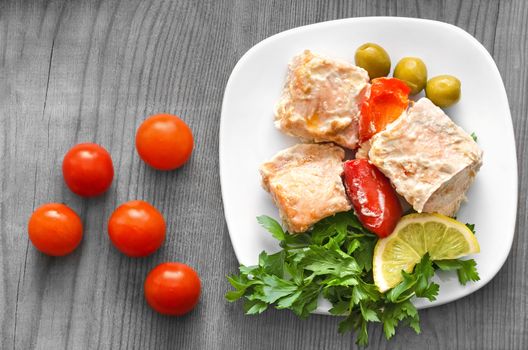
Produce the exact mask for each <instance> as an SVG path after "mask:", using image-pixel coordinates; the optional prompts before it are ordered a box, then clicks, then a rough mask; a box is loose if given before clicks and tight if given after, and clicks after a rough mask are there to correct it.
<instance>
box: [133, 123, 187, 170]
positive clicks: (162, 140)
mask: <svg viewBox="0 0 528 350" xmlns="http://www.w3.org/2000/svg"><path fill="white" fill-rule="evenodd" d="M193 142H194V141H193V135H192V132H191V129H189V127H188V126H187V124H185V122H184V121H183V120H181V119H180V118H178V117H177V116H175V115H170V114H158V115H154V116H152V117H150V118H148V119H147V120H145V121H144V122H143V123H142V124H141V125H140V126H139V129H138V131H137V133H136V149H137V151H138V153H139V156H140V157H141V159H143V160H144V161H145V163H147V164H148V165H150V166H151V167H153V168H155V169H158V170H173V169H176V168H179V167H181V166H182V165H183V164H185V162H187V160H189V158H190V157H191V153H192V150H193Z"/></svg>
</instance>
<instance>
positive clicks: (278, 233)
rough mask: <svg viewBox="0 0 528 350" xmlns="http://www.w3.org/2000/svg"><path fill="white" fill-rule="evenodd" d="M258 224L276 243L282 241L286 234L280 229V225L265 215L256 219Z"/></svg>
mask: <svg viewBox="0 0 528 350" xmlns="http://www.w3.org/2000/svg"><path fill="white" fill-rule="evenodd" d="M257 221H258V223H259V224H260V225H261V226H262V227H264V228H265V229H266V230H267V231H268V232H269V233H271V235H272V236H273V237H275V239H277V240H278V241H284V238H285V236H286V234H285V233H284V230H283V229H282V227H281V225H280V224H279V223H278V222H277V221H276V220H275V219H273V218H270V217H269V216H266V215H261V216H259V217H257Z"/></svg>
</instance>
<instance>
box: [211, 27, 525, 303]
mask: <svg viewBox="0 0 528 350" xmlns="http://www.w3.org/2000/svg"><path fill="white" fill-rule="evenodd" d="M365 42H375V43H377V44H379V45H381V46H382V47H384V48H385V49H386V50H387V52H388V53H389V55H390V56H391V60H392V64H393V67H394V65H395V63H396V62H398V60H399V59H400V58H402V57H405V56H417V57H421V58H422V59H423V60H424V62H425V63H426V65H427V69H428V73H429V77H433V76H435V75H439V74H452V75H454V76H456V77H458V78H459V79H460V80H461V82H462V98H461V100H460V102H459V103H458V104H456V105H455V106H454V107H452V108H450V109H448V110H446V112H447V114H448V115H449V116H450V117H451V118H452V119H453V120H454V121H455V122H456V123H457V124H459V125H460V126H461V127H462V128H464V129H465V130H466V131H467V132H469V133H471V132H475V133H476V134H477V136H478V143H479V145H480V146H481V147H482V149H483V150H484V165H483V166H482V169H481V171H480V173H479V174H478V175H477V178H476V181H475V183H474V184H473V186H472V187H471V189H470V191H469V193H468V199H469V202H468V203H465V204H463V206H462V208H461V210H460V211H459V213H458V215H457V216H458V219H459V220H460V221H462V222H469V223H474V224H475V225H476V230H477V238H478V240H479V243H480V247H481V253H480V254H478V255H476V256H474V257H473V258H474V259H475V260H476V261H477V264H478V271H479V273H480V278H481V280H480V281H479V282H476V283H469V284H467V285H466V286H461V285H460V284H459V283H458V280H457V277H456V274H446V273H444V274H441V275H439V276H437V277H435V279H436V281H437V282H439V283H440V294H439V295H438V298H437V300H436V301H434V302H429V301H427V300H423V299H419V300H417V301H416V302H415V305H416V306H417V307H419V308H425V307H430V306H434V305H440V304H443V303H447V302H450V301H452V300H456V299H459V298H462V297H463V296H466V295H468V294H470V293H472V292H474V291H476V290H477V289H479V288H481V287H482V286H484V285H485V284H486V283H487V282H489V281H490V280H491V279H492V278H493V276H495V274H496V273H497V272H498V271H499V269H500V268H501V267H502V265H503V264H504V262H505V260H506V258H507V256H508V253H509V251H510V248H511V244H512V240H513V235H514V229H515V218H516V212H517V158H516V154H515V140H514V134H513V127H512V121H511V116H510V109H509V106H508V99H507V97H506V91H505V89H504V84H503V82H502V79H501V77H500V74H499V71H498V69H497V66H496V65H495V62H494V61H493V58H492V57H491V56H490V54H489V53H488V52H487V51H486V49H485V48H484V47H483V46H482V45H481V44H480V43H479V42H478V41H477V40H476V39H475V38H474V37H472V36H471V35H470V34H468V33H467V32H465V31H464V30H462V29H460V28H458V27H455V26H452V25H450V24H446V23H441V22H436V21H430V20H422V19H411V18H398V17H365V18H350V19H344V20H337V21H330V22H323V23H317V24H313V25H309V26H305V27H299V28H295V29H292V30H288V31H285V32H282V33H279V34H277V35H274V36H272V37H270V38H268V39H266V40H264V41H262V42H260V43H259V44H257V45H255V46H254V47H252V48H251V49H250V50H249V51H248V52H247V53H246V54H245V55H244V56H243V57H242V58H241V59H240V61H239V62H238V63H237V65H236V66H235V68H234V69H233V72H232V73H231V77H230V78H229V81H228V83H227V86H226V90H225V95H224V101H223V106H222V116H221V124H220V179H221V185H222V198H223V203H224V212H225V218H226V222H227V226H228V229H229V234H230V236H231V242H232V244H233V248H234V250H235V254H236V256H237V258H238V260H239V262H240V263H241V264H244V265H254V264H256V263H257V260H258V259H257V258H258V255H259V253H260V252H261V251H262V250H266V251H268V252H275V251H277V250H278V249H279V246H278V244H277V242H276V241H275V240H274V239H273V238H272V237H271V235H270V234H268V233H267V232H265V231H264V229H262V228H261V227H260V226H259V225H258V224H257V221H256V217H257V216H259V215H262V214H266V215H269V216H272V217H275V218H278V217H279V216H278V211H277V209H276V207H275V206H274V205H273V203H272V200H271V197H270V196H269V195H268V194H267V193H266V192H265V191H264V190H263V189H262V187H261V185H260V176H259V172H258V168H259V166H260V164H261V163H263V162H264V161H266V160H268V159H269V158H271V157H272V156H273V155H274V154H275V153H276V152H277V151H279V150H281V149H284V148H286V147H288V146H290V145H293V144H295V143H298V142H299V141H298V140H297V139H295V138H292V137H288V136H285V135H283V134H282V133H281V132H279V131H278V130H276V129H275V128H274V126H273V111H274V107H275V104H276V103H277V101H278V100H279V97H280V94H281V91H282V87H283V84H284V81H285V76H286V72H287V65H288V62H289V61H290V59H291V58H292V57H293V56H294V55H296V54H299V53H300V52H302V51H303V50H305V49H310V50H312V51H314V52H318V53H321V54H325V55H328V56H330V57H337V58H342V59H345V60H348V61H349V62H352V63H353V62H354V52H355V50H356V48H357V47H358V46H360V45H361V44H363V43H365ZM328 306H329V304H328V303H327V302H324V301H323V302H322V303H320V305H319V307H318V309H317V312H319V313H326V312H327V310H328Z"/></svg>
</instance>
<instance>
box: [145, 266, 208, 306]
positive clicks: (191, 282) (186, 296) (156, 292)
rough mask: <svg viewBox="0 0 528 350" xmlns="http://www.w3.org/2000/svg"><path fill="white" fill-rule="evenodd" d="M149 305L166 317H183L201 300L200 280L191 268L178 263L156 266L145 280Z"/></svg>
mask: <svg viewBox="0 0 528 350" xmlns="http://www.w3.org/2000/svg"><path fill="white" fill-rule="evenodd" d="M144 287H145V298H146V299H147V302H148V304H149V305H150V306H151V307H152V308H153V309H154V310H156V311H157V312H159V313H160V314H164V315H171V316H181V315H183V314H186V313H188V312H189V311H191V310H192V309H193V308H194V307H195V306H196V304H197V303H198V299H199V298H200V289H201V285H200V278H199V277H198V274H197V273H196V271H194V270H193V269H192V268H191V267H189V266H187V265H185V264H182V263H177V262H167V263H163V264H160V265H158V266H156V267H155V268H154V269H152V271H150V272H149V274H148V276H147V278H146V279H145V286H144Z"/></svg>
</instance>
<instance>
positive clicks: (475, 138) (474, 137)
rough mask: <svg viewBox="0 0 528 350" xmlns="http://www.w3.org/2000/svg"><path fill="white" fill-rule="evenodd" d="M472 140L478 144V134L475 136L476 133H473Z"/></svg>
mask: <svg viewBox="0 0 528 350" xmlns="http://www.w3.org/2000/svg"><path fill="white" fill-rule="evenodd" d="M471 138H472V139H473V141H475V142H477V140H478V137H477V134H475V132H472V133H471Z"/></svg>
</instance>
